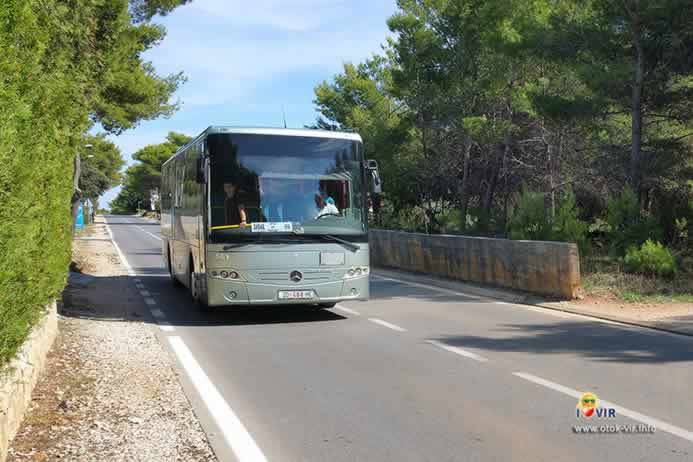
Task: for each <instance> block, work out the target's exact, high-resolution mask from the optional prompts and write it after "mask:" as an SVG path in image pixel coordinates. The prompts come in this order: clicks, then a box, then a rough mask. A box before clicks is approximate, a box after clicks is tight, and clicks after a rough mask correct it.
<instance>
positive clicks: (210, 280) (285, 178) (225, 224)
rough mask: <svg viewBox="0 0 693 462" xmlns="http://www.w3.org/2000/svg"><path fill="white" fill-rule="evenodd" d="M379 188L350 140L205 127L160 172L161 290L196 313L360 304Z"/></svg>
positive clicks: (372, 167)
mask: <svg viewBox="0 0 693 462" xmlns="http://www.w3.org/2000/svg"><path fill="white" fill-rule="evenodd" d="M379 187H380V180H379V178H378V172H377V164H376V163H375V162H374V161H366V160H364V157H363V145H362V142H361V137H360V136H359V135H357V134H354V133H346V132H334V131H322V130H312V129H302V130H293V129H257V128H230V127H209V128H208V129H206V130H205V131H204V132H202V133H201V134H200V135H199V136H198V137H196V138H195V139H194V140H192V141H191V142H190V143H188V144H187V145H185V146H184V147H182V148H181V149H179V150H178V151H177V152H176V154H175V155H173V156H172V157H171V158H170V159H169V160H168V161H166V163H164V165H163V168H162V175H161V235H162V237H163V241H162V253H163V258H164V260H165V264H166V266H167V268H168V271H169V274H170V276H171V280H172V281H173V283H174V284H175V285H184V286H185V287H187V288H189V290H190V292H191V294H192V298H193V300H194V302H195V304H196V305H197V306H198V307H200V308H207V307H215V306H225V305H275V304H311V305H316V306H320V307H331V306H334V305H335V303H337V302H339V301H345V300H367V299H368V290H369V288H368V280H369V273H370V269H369V262H368V208H367V198H368V194H369V192H371V191H372V192H379Z"/></svg>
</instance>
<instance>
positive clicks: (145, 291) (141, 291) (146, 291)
mask: <svg viewBox="0 0 693 462" xmlns="http://www.w3.org/2000/svg"><path fill="white" fill-rule="evenodd" d="M140 295H141V296H143V297H149V296H151V294H150V293H149V291H148V290H140Z"/></svg>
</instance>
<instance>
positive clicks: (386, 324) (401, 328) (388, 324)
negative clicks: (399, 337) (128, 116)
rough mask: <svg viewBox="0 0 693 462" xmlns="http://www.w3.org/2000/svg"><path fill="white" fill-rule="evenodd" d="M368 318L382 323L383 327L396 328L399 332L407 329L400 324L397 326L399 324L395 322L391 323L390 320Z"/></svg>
mask: <svg viewBox="0 0 693 462" xmlns="http://www.w3.org/2000/svg"><path fill="white" fill-rule="evenodd" d="M368 320H369V321H370V322H374V323H376V324H380V325H381V326H383V327H387V328H388V329H392V330H396V331H397V332H406V331H407V329H405V328H403V327H399V326H397V325H395V324H392V323H390V322H387V321H383V320H382V319H378V318H368Z"/></svg>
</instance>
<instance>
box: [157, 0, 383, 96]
mask: <svg viewBox="0 0 693 462" xmlns="http://www.w3.org/2000/svg"><path fill="white" fill-rule="evenodd" d="M239 3H241V2H239V1H224V0H202V1H201V0H196V1H194V2H193V3H192V4H190V5H189V6H186V7H184V8H185V10H183V9H181V11H180V16H177V17H176V21H167V22H168V24H166V26H167V27H168V36H167V37H166V39H165V40H164V42H163V43H162V44H161V45H160V46H158V47H157V48H155V49H154V50H152V51H151V52H150V53H149V54H148V58H149V59H151V60H152V61H153V62H154V64H155V66H156V68H157V70H158V71H159V72H161V73H172V72H178V71H179V70H183V71H184V72H185V74H186V75H187V77H188V82H187V84H186V85H184V86H183V88H182V89H181V91H180V93H179V97H180V98H181V99H182V100H183V101H184V103H185V105H186V106H187V107H194V106H205V105H209V104H219V103H226V102H232V101H238V100H240V99H243V100H245V101H248V100H252V96H253V95H254V94H255V92H256V91H257V88H258V87H260V86H262V85H263V84H267V83H271V82H273V81H280V80H282V79H286V78H287V76H290V75H292V74H295V73H306V72H311V73H320V74H322V75H325V78H329V77H330V76H331V75H333V74H335V73H337V72H339V71H340V70H341V66H342V64H343V63H344V62H348V61H351V62H357V61H361V60H363V59H365V58H367V57H368V56H370V55H371V54H373V53H377V52H379V51H380V44H381V43H383V42H384V41H385V37H386V34H387V30H386V26H385V19H386V17H387V14H385V13H382V11H380V10H384V11H389V12H391V11H394V7H390V8H387V9H383V8H382V7H381V8H375V9H376V10H378V11H380V12H381V13H382V15H381V14H377V15H376V16H377V17H376V18H370V19H369V18H368V16H367V15H368V14H369V13H371V12H372V11H369V8H368V7H365V5H362V4H356V3H357V2H353V3H352V2H346V1H341V0H320V1H316V0H296V1H293V2H291V3H289V2H286V1H280V0H255V1H253V2H243V3H244V5H243V7H240V5H239ZM393 3H394V2H393ZM288 4H290V5H291V6H290V7H288V6H286V5H288ZM186 12H187V13H186ZM177 14H179V12H178V11H177V12H175V13H174V14H173V15H177ZM173 15H172V16H173ZM364 15H366V16H364ZM317 83H318V81H316V82H313V84H317Z"/></svg>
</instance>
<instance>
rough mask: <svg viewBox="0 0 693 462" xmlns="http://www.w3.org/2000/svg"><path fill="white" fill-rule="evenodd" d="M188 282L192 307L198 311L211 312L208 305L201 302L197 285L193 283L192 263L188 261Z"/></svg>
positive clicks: (203, 301)
mask: <svg viewBox="0 0 693 462" xmlns="http://www.w3.org/2000/svg"><path fill="white" fill-rule="evenodd" d="M188 274H189V279H188V281H189V282H190V295H191V296H192V300H193V305H195V308H196V309H197V310H199V311H211V309H210V307H209V305H207V303H206V301H205V300H202V297H201V296H200V293H199V292H198V290H197V283H196V281H195V273H194V272H193V262H192V260H191V261H190V271H188Z"/></svg>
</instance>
